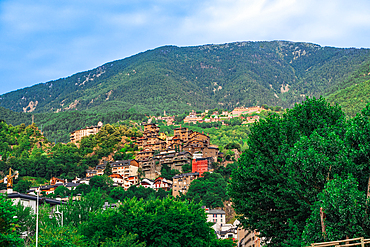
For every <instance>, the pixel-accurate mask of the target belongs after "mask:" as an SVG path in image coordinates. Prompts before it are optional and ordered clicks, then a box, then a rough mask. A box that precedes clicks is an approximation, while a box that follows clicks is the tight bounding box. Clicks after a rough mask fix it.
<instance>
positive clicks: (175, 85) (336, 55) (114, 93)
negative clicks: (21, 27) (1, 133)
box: [0, 41, 370, 114]
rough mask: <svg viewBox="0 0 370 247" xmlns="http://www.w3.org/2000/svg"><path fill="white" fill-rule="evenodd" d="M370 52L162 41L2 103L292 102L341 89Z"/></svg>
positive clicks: (175, 105) (96, 108) (66, 106)
mask: <svg viewBox="0 0 370 247" xmlns="http://www.w3.org/2000/svg"><path fill="white" fill-rule="evenodd" d="M369 55H370V54H369V50H368V49H354V48H348V49H340V48H333V47H321V46H319V45H315V44H310V43H294V42H287V41H272V42H236V43H230V44H223V45H203V46H195V47H181V48H180V47H175V46H164V47H160V48H157V49H154V50H149V51H146V52H143V53H140V54H137V55H134V56H132V57H129V58H125V59H122V60H118V61H114V62H110V63H107V64H104V65H102V66H100V67H98V68H95V69H92V70H90V71H86V72H81V73H77V74H75V75H72V76H70V77H67V78H62V79H59V80H56V81H50V82H47V83H41V84H38V85H35V86H32V87H29V88H24V89H21V90H17V91H14V92H10V93H7V94H4V95H1V96H0V98H1V99H0V106H3V107H5V108H8V109H11V110H13V111H18V112H21V111H23V112H31V111H32V112H35V113H37V112H61V111H70V110H76V109H77V110H79V111H80V110H89V111H93V112H102V111H105V112H106V111H117V110H122V109H126V110H128V109H132V108H134V109H135V110H136V111H138V112H141V113H152V114H158V113H159V112H163V110H166V112H168V113H183V112H184V111H185V110H189V109H195V110H203V109H208V108H215V107H223V108H226V109H231V108H233V107H236V106H242V105H245V106H252V105H261V104H268V105H280V106H283V107H291V106H292V105H293V104H294V103H295V102H300V101H302V100H303V99H304V98H305V96H319V95H322V94H325V93H327V92H329V91H328V90H333V88H334V89H335V88H336V87H337V86H338V85H341V83H343V81H344V80H345V79H346V78H348V77H349V76H350V75H351V74H352V73H353V72H354V71H357V70H359V69H361V67H362V66H364V64H366V63H367V62H369V61H370V57H369ZM330 88H331V89H330Z"/></svg>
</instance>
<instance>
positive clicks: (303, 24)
mask: <svg viewBox="0 0 370 247" xmlns="http://www.w3.org/2000/svg"><path fill="white" fill-rule="evenodd" d="M272 40H287V41H297V42H310V43H315V44H319V45H321V46H334V47H344V48H348V47H357V48H370V1H368V0H351V1H349V0H152V1H149V0H133V1H132V0H130V1H127V0H104V1H101V0H100V1H98V0H63V1H53V0H32V1H29V0H0V95H2V94H4V93H6V92H10V91H14V90H16V89H20V88H24V87H29V86H32V85H35V84H38V83H45V82H47V81H50V80H56V79H59V78H63V77H68V76H70V75H72V74H75V73H77V72H81V71H86V70H89V69H93V68H95V67H98V66H100V65H102V64H105V63H107V62H111V61H114V60H118V59H123V58H126V57H129V56H132V55H135V54H137V53H140V52H144V51H146V50H150V49H154V48H157V47H160V46H164V45H176V46H196V45H204V44H223V43H230V42H236V41H272Z"/></svg>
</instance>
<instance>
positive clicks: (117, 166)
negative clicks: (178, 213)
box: [86, 124, 222, 196]
mask: <svg viewBox="0 0 370 247" xmlns="http://www.w3.org/2000/svg"><path fill="white" fill-rule="evenodd" d="M135 141H136V144H137V145H138V148H139V150H141V151H139V152H138V153H137V154H136V157H135V159H131V160H116V161H114V160H112V161H104V162H102V163H100V164H99V165H97V166H96V167H95V168H93V169H89V170H87V171H86V178H91V177H93V176H99V175H103V174H104V171H105V170H106V167H107V165H108V164H109V166H110V167H111V171H112V175H110V177H111V178H112V180H113V182H114V185H115V186H121V187H123V188H124V189H125V190H127V189H128V188H129V187H130V186H133V185H142V186H144V187H151V188H153V189H156V190H157V189H159V188H162V189H165V190H170V189H172V193H173V195H174V196H177V195H180V192H181V193H183V194H185V193H186V192H187V188H188V185H189V184H190V182H191V181H192V180H193V179H196V178H198V177H201V176H202V174H203V173H204V172H206V171H208V170H209V168H210V165H211V164H212V163H213V162H216V161H217V158H218V157H222V153H220V152H219V150H218V148H217V147H215V146H212V145H210V138H209V136H207V135H205V134H204V133H199V132H195V131H191V130H189V129H188V128H182V127H181V126H180V127H179V128H176V129H175V130H174V136H171V137H167V136H165V135H163V133H159V127H158V126H157V125H156V124H145V125H144V132H143V136H142V137H140V138H137V139H136V140H135ZM184 165H188V166H190V167H191V173H183V166H184ZM163 166H167V167H168V168H169V169H174V170H177V171H178V172H179V173H180V174H179V175H176V176H174V177H173V180H172V181H171V180H166V179H164V178H162V177H161V168H162V167H163ZM139 178H141V179H139ZM143 178H144V179H143ZM186 180H189V181H188V182H187V183H186V182H185V181H186Z"/></svg>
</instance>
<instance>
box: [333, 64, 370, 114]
mask: <svg viewBox="0 0 370 247" xmlns="http://www.w3.org/2000/svg"><path fill="white" fill-rule="evenodd" d="M329 92H331V93H330V94H328V95H327V96H326V98H327V99H328V102H331V103H336V104H339V105H340V106H341V107H342V109H343V111H344V112H345V113H346V114H347V115H348V116H355V115H356V114H357V113H359V112H360V111H361V109H363V108H364V107H365V106H366V104H367V103H370V62H368V63H366V64H364V65H363V66H361V68H360V69H359V70H357V71H355V72H354V73H353V74H351V75H350V76H349V77H348V78H347V79H346V80H344V81H343V82H342V83H340V84H339V85H337V86H336V87H334V88H332V89H331V90H330V91H329Z"/></svg>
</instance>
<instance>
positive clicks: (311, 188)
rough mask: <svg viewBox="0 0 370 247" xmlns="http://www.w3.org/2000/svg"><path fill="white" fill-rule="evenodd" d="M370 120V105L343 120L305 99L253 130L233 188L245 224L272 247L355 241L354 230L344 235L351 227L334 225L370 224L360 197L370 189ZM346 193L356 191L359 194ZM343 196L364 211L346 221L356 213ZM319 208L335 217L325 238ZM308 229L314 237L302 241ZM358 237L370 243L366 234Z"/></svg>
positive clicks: (325, 105) (340, 115) (330, 219)
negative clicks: (339, 240)
mask: <svg viewBox="0 0 370 247" xmlns="http://www.w3.org/2000/svg"><path fill="white" fill-rule="evenodd" d="M369 116H370V105H368V106H367V107H366V108H365V109H363V111H362V112H361V114H359V115H358V116H356V117H355V118H353V119H349V120H346V118H345V117H344V113H343V112H342V111H341V109H340V108H339V107H337V106H330V105H329V104H328V103H327V102H326V101H325V100H324V99H323V98H321V99H318V100H316V99H307V100H306V101H305V102H304V103H303V104H300V105H296V106H295V107H294V108H293V109H292V110H289V111H287V113H286V114H283V115H282V116H277V115H275V114H272V115H270V116H269V117H268V118H267V119H266V120H264V121H261V122H259V123H256V124H255V125H254V126H253V127H252V128H251V134H250V138H249V141H248V145H249V149H247V150H246V151H245V153H244V154H243V155H242V157H241V159H240V160H239V162H238V163H239V169H237V170H234V173H233V175H232V180H231V186H230V196H231V197H232V200H233V202H234V205H235V210H236V213H237V214H240V215H241V216H240V218H239V219H240V221H241V222H242V224H243V225H244V226H245V227H247V228H250V229H256V230H257V231H259V232H260V233H261V236H262V237H265V239H266V240H267V241H269V245H270V246H300V244H301V243H302V245H303V246H305V244H306V245H307V244H309V243H312V242H317V241H329V240H338V239H343V237H344V235H343V234H345V236H346V237H349V238H352V237H354V236H358V234H357V233H356V234H355V233H354V232H355V230H353V231H352V230H347V231H345V232H341V231H343V225H345V224H346V222H348V221H346V220H344V221H342V220H340V221H338V220H337V218H336V217H345V218H346V219H347V218H348V219H351V217H352V218H357V219H358V218H361V219H362V220H363V224H365V225H364V226H366V224H367V223H366V222H367V221H368V217H369V216H368V215H367V212H366V211H364V210H365V208H364V207H363V206H361V205H363V204H362V203H364V201H363V200H364V197H363V194H362V195H361V193H364V192H365V191H366V189H367V186H368V177H369V174H370V166H369V165H368V164H369V158H370V157H369V156H368V153H369V151H370V145H369V139H370V121H369ZM348 174H352V175H348ZM338 183H342V184H341V185H340V186H339V185H338ZM346 183H349V184H348V185H346ZM357 183H358V185H357ZM334 184H335V186H336V187H337V189H338V190H337V191H335V193H334V191H333V193H332V194H331V195H330V196H331V197H330V198H328V199H324V198H326V197H327V196H328V194H327V193H328V192H324V191H331V190H333V186H334ZM341 186H343V188H348V187H349V186H353V190H354V191H353V192H351V190H346V189H340V187H341ZM357 188H358V191H359V192H356V191H355V190H357ZM351 193H353V194H351ZM341 196H342V197H344V198H346V199H345V200H346V201H348V200H352V201H354V200H358V203H359V206H358V207H360V208H357V209H356V210H353V212H351V214H352V215H350V214H348V212H350V211H351V210H350V209H346V208H345V207H344V206H345V204H346V203H345V202H342V201H341V200H338V197H341ZM335 198H337V199H335ZM352 198H353V199H352ZM361 198H362V199H361ZM319 206H321V207H323V208H324V211H325V213H327V215H328V212H331V215H330V216H329V215H328V217H327V225H328V227H334V225H335V227H336V228H337V230H334V229H332V230H328V232H327V234H326V235H324V234H320V232H317V231H319V229H321V226H320V225H318V224H319V221H318V220H317V217H318V216H317V212H318V211H317V210H318V207H319ZM343 207H344V208H343ZM346 207H357V206H356V205H352V204H351V205H346ZM338 210H339V211H338ZM346 212H347V213H346ZM341 214H342V215H341ZM355 214H356V215H355ZM334 215H335V216H334ZM308 219H310V220H308ZM306 221H307V222H306ZM330 222H331V223H330ZM331 224H334V225H331ZM353 224H355V225H356V226H361V224H362V223H353ZM364 226H363V227H364ZM363 227H362V228H363ZM304 229H309V230H310V231H311V230H314V229H316V231H315V232H310V233H309V232H308V231H307V230H306V231H305V234H303V235H302V233H303V231H304ZM341 229H342V230H341ZM358 229H360V228H358ZM329 232H330V234H329ZM339 232H341V233H340V234H339ZM361 233H363V234H364V237H369V235H368V234H369V233H368V232H366V231H362V232H361ZM293 243H294V244H293Z"/></svg>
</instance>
